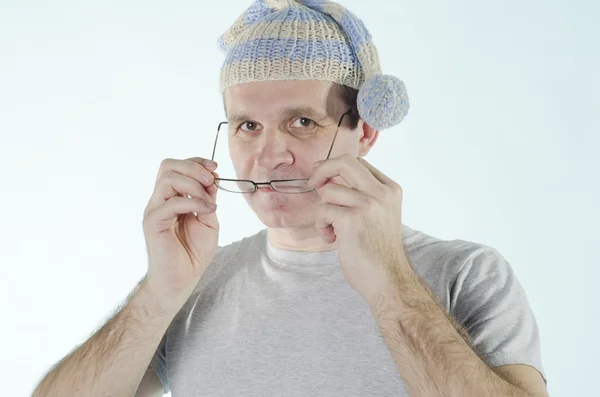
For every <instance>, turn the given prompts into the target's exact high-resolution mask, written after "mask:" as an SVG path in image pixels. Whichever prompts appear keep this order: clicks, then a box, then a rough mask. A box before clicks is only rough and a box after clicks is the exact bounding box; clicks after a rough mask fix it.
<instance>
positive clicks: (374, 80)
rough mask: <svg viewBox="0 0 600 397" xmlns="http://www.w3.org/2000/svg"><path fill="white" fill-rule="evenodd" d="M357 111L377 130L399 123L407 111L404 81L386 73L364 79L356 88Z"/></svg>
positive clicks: (407, 104)
mask: <svg viewBox="0 0 600 397" xmlns="http://www.w3.org/2000/svg"><path fill="white" fill-rule="evenodd" d="M357 105H358V113H359V115H360V117H361V118H362V119H363V120H365V121H366V122H367V124H369V125H370V126H371V127H373V128H375V129H376V130H378V131H381V130H384V129H386V128H389V127H392V126H394V125H396V124H399V123H400V122H401V121H402V119H404V116H406V114H407V113H408V108H409V103H408V94H407V92H406V86H405V85H404V82H403V81H402V80H400V79H399V78H397V77H395V76H391V75H387V74H378V75H374V76H371V77H370V78H368V79H366V80H365V81H364V82H363V83H362V84H361V86H360V88H359V90H358V97H357Z"/></svg>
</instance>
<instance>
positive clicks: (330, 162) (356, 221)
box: [308, 154, 409, 306]
mask: <svg viewBox="0 0 600 397" xmlns="http://www.w3.org/2000/svg"><path fill="white" fill-rule="evenodd" d="M315 167H316V168H315V172H314V174H313V175H312V177H311V178H310V180H309V182H308V183H309V186H311V187H314V188H315V189H316V190H317V192H318V194H319V196H320V198H321V200H320V204H319V206H318V208H317V211H316V215H315V228H316V229H317V230H318V231H319V232H320V234H321V236H322V238H323V240H325V241H326V242H327V243H333V242H335V241H336V240H337V250H338V255H339V260H340V265H341V268H342V272H343V274H344V277H345V278H346V281H347V282H348V284H349V285H350V286H351V287H352V288H354V289H355V290H356V291H357V292H358V293H360V294H361V295H362V296H363V298H365V300H366V301H367V302H368V303H369V304H370V305H371V306H372V305H374V304H376V303H377V301H378V300H379V299H380V298H381V297H382V294H387V293H389V292H390V291H393V281H392V280H394V278H393V277H392V275H394V274H395V275H398V273H399V272H406V271H408V270H409V265H408V261H407V259H406V255H405V252H404V247H403V244H402V188H401V187H400V185H399V184H397V183H396V182H394V181H393V180H392V179H390V178H389V177H387V176H386V175H384V174H383V173H382V172H380V171H379V170H377V169H376V168H375V167H373V166H372V165H371V164H369V163H368V162H367V161H366V160H364V159H363V158H357V157H353V156H351V155H349V154H344V155H341V156H339V157H334V158H330V159H327V160H323V161H319V162H317V163H315ZM340 178H342V179H343V181H342V180H340ZM344 182H345V183H344Z"/></svg>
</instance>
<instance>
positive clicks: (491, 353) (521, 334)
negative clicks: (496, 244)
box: [450, 246, 547, 384]
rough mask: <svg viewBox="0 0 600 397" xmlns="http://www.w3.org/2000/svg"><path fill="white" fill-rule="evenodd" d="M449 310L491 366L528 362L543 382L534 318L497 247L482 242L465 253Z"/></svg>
mask: <svg viewBox="0 0 600 397" xmlns="http://www.w3.org/2000/svg"><path fill="white" fill-rule="evenodd" d="M450 312H451V313H452V314H453V315H454V318H456V320H457V321H458V322H459V323H460V324H461V325H462V326H463V327H464V328H465V329H466V331H467V332H468V333H469V336H470V338H471V342H472V344H473V347H474V348H475V349H476V350H477V353H478V354H479V356H480V357H481V359H482V360H483V361H484V362H486V363H487V364H488V366H489V367H490V368H493V367H497V366H500V365H505V364H526V365H529V366H532V367H534V368H535V369H537V370H538V371H539V372H540V374H541V375H542V377H543V378H544V382H546V384H547V380H546V374H545V372H544V368H543V366H542V359H541V351H540V334H539V329H538V325H537V322H536V319H535V316H534V314H533V311H532V309H531V307H530V305H529V301H528V299H527V296H526V294H525V291H524V289H523V287H522V285H521V283H520V282H519V280H518V279H517V277H516V275H515V272H514V270H513V269H512V267H511V266H510V264H509V263H508V262H507V261H506V259H505V258H504V257H503V256H502V255H501V254H500V253H499V252H498V251H497V250H496V249H494V248H491V247H486V246H483V247H480V248H478V249H475V250H473V251H472V252H471V253H470V254H469V255H467V257H466V260H465V261H464V263H463V265H462V267H461V269H460V270H459V272H458V275H457V278H456V282H455V283H454V285H453V286H452V288H451V306H450Z"/></svg>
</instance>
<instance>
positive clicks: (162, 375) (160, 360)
mask: <svg viewBox="0 0 600 397" xmlns="http://www.w3.org/2000/svg"><path fill="white" fill-rule="evenodd" d="M166 342H167V332H165V334H164V335H163V337H162V339H161V341H160V343H159V345H158V348H157V349H156V352H155V353H154V356H153V357H152V360H151V361H150V367H151V368H152V369H153V370H154V372H156V375H157V376H158V378H159V379H160V382H161V383H162V385H163V389H164V390H165V394H167V393H169V391H170V388H169V379H168V378H167V355H166V350H165V347H166Z"/></svg>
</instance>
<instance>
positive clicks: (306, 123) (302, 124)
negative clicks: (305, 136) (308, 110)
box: [292, 117, 315, 128]
mask: <svg viewBox="0 0 600 397" xmlns="http://www.w3.org/2000/svg"><path fill="white" fill-rule="evenodd" d="M313 124H315V122H314V121H312V120H311V119H309V118H306V117H298V118H297V119H296V120H295V121H294V123H293V124H292V127H295V128H306V127H310V126H311V125H313Z"/></svg>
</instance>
